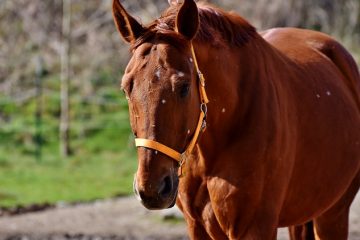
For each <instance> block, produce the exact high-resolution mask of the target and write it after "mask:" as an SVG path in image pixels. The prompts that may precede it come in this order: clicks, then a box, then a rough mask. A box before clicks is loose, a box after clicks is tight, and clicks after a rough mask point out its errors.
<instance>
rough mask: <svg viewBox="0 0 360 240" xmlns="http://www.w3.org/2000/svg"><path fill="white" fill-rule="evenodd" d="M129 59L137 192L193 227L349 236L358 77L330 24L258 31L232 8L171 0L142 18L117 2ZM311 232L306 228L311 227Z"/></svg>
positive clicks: (210, 233) (358, 148)
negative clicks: (149, 18)
mask: <svg viewBox="0 0 360 240" xmlns="http://www.w3.org/2000/svg"><path fill="white" fill-rule="evenodd" d="M112 11H113V18H114V22H115V25H116V28H117V30H118V31H119V33H120V35H121V36H122V38H123V39H124V40H125V41H126V42H127V43H129V45H130V52H131V55H132V56H131V59H130V60H129V63H128V65H127V67H126V69H125V71H124V75H123V77H122V80H121V88H122V89H123V91H124V92H125V95H126V98H127V99H128V105H129V115H130V125H131V129H132V131H133V133H134V136H135V138H136V139H135V144H136V147H137V156H138V169H137V172H136V174H135V179H134V191H135V194H136V196H137V197H138V198H139V200H140V201H141V202H142V204H143V205H144V206H145V207H146V208H148V209H165V208H169V207H172V206H174V204H175V203H176V204H177V206H178V207H179V208H180V209H181V211H182V212H183V214H184V217H185V220H186V223H187V227H188V234H189V236H190V238H191V239H255V240H257V239H260V240H267V239H269V240H273V239H276V235H277V228H279V227H290V232H291V238H292V239H313V238H316V239H321V240H325V239H326V240H332V239H334V240H335V239H336V240H341V239H347V236H348V217H349V208H350V205H351V202H352V200H353V199H354V197H355V195H356V193H357V192H358V190H359V186H360V77H359V71H358V68H357V65H356V63H355V61H354V59H353V58H352V56H351V54H350V53H349V52H347V50H345V48H344V47H343V46H342V45H341V44H340V43H338V42H337V41H336V40H334V39H333V38H331V37H330V36H328V35H326V34H324V33H320V32H316V31H311V30H304V29H296V28H275V29H269V30H266V31H264V32H258V31H257V30H256V29H255V28H254V27H253V26H252V25H251V24H250V23H249V22H247V21H246V20H245V19H243V18H242V17H240V16H239V15H237V14H236V13H233V12H227V11H225V10H222V9H220V8H217V7H215V6H212V5H209V4H206V3H196V2H194V0H185V1H183V3H178V1H172V2H171V5H170V6H169V8H167V9H166V10H165V11H164V12H163V13H162V14H161V16H160V17H159V18H158V19H156V20H154V21H153V22H151V23H150V24H148V25H146V26H145V25H143V24H141V23H140V22H139V21H138V20H137V19H136V18H135V17H133V16H132V15H131V14H130V13H129V12H128V11H126V10H125V8H124V7H123V5H122V4H121V3H120V1H119V0H113V9H112ZM304 233H306V234H304Z"/></svg>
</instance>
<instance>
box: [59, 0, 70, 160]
mask: <svg viewBox="0 0 360 240" xmlns="http://www.w3.org/2000/svg"><path fill="white" fill-rule="evenodd" d="M70 49H71V0H63V18H62V50H61V90H60V91H61V93H60V95H61V96H60V99H61V103H60V104H61V116H60V154H61V155H62V156H63V157H68V156H69V155H70V114H69V112H70V104H69V84H70Z"/></svg>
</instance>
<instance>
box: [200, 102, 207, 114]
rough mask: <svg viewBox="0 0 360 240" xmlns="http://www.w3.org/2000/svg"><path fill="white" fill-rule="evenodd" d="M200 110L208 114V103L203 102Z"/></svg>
mask: <svg viewBox="0 0 360 240" xmlns="http://www.w3.org/2000/svg"><path fill="white" fill-rule="evenodd" d="M200 110H201V111H202V112H203V113H204V115H205V117H206V114H207V105H206V103H201V105H200Z"/></svg>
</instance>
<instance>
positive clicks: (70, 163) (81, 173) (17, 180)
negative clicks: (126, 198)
mask: <svg viewBox="0 0 360 240" xmlns="http://www.w3.org/2000/svg"><path fill="white" fill-rule="evenodd" d="M12 158H13V159H12V160H8V159H5V158H2V159H1V160H0V166H1V167H0V206H3V207H11V206H15V205H28V204H33V203H56V202H59V201H64V202H77V201H89V200H94V199H99V198H108V197H113V196H116V195H123V194H129V193H130V192H131V191H132V178H133V173H134V171H135V167H136V160H135V157H134V154H133V153H132V152H131V151H123V152H110V151H107V152H104V153H100V154H97V155H93V156H91V155H82V156H76V157H71V158H69V159H66V160H64V159H60V158H58V157H51V156H48V157H47V158H46V160H44V161H43V162H41V163H37V162H36V161H34V159H33V158H31V157H25V156H23V155H19V156H17V154H15V155H14V154H13V155H12ZM14 159H17V161H14Z"/></svg>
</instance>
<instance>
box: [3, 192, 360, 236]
mask: <svg viewBox="0 0 360 240" xmlns="http://www.w3.org/2000/svg"><path fill="white" fill-rule="evenodd" d="M164 214H168V213H166V212H163V211H152V212H150V211H147V210H145V209H144V208H143V207H142V206H141V205H140V204H139V203H138V202H137V201H136V200H135V199H134V198H133V197H126V198H119V199H114V200H106V201H99V202H95V203H92V204H81V205H76V206H63V207H58V208H55V209H50V210H46V211H42V212H37V213H28V214H22V215H18V216H12V217H1V218H0V240H64V239H72V240H77V239H79V240H108V239H109V240H119V239H126V240H127V239H151V240H156V239H165V240H167V239H169V240H170V239H179V240H180V239H188V237H187V235H186V226H185V223H184V222H183V221H181V220H167V221H165V220H164ZM170 214H172V213H170ZM350 218H351V226H350V232H351V234H350V237H349V239H350V240H360V195H359V194H358V196H357V199H356V201H355V202H354V203H353V206H352V211H351V217H350ZM278 239H279V240H286V239H288V238H287V232H286V230H285V229H281V230H280V231H279V234H278Z"/></svg>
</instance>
